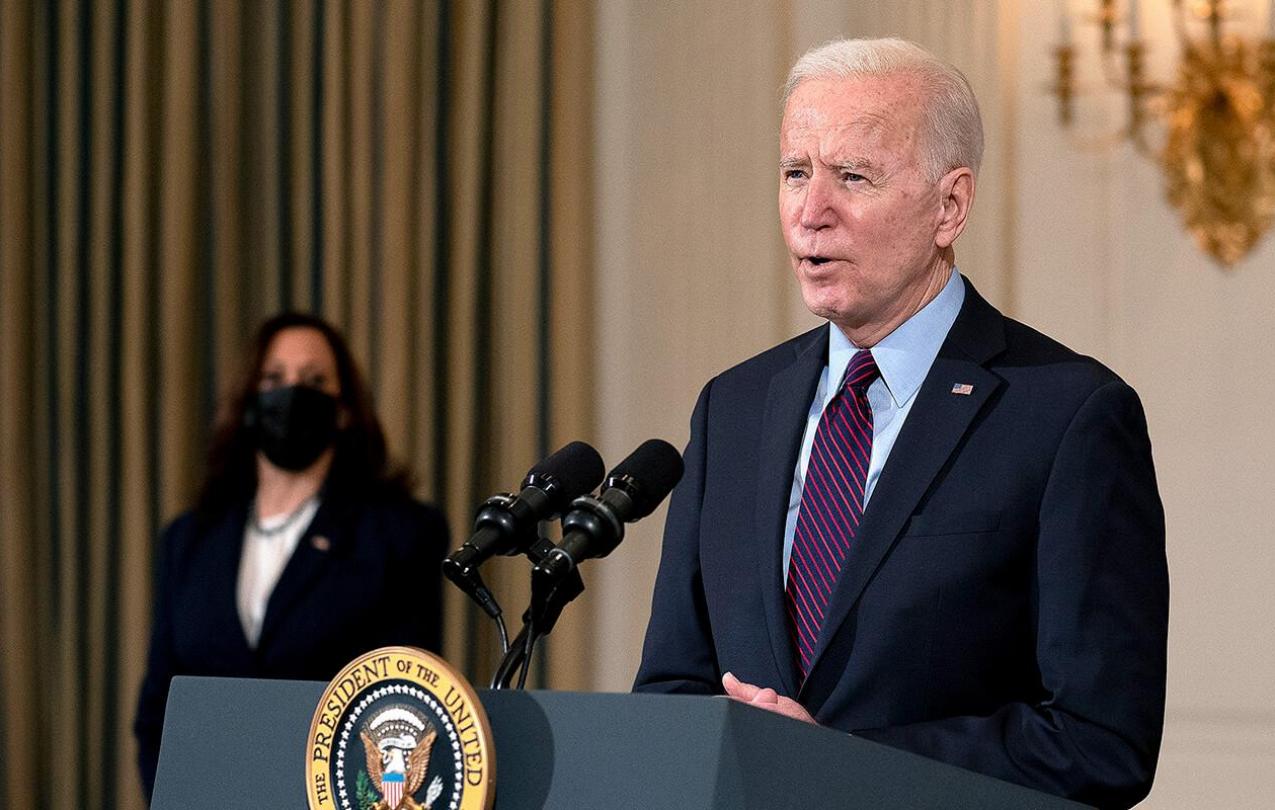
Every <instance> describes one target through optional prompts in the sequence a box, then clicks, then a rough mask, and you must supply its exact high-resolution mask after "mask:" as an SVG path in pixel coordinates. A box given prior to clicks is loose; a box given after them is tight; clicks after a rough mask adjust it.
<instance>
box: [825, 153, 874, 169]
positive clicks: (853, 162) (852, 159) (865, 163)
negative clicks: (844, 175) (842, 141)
mask: <svg viewBox="0 0 1275 810" xmlns="http://www.w3.org/2000/svg"><path fill="white" fill-rule="evenodd" d="M827 165H828V166H829V167H830V168H833V169H850V170H851V171H856V170H859V169H875V168H878V167H877V164H876V162H875V161H873V160H870V159H869V158H866V157H861V156H849V157H843V158H836V159H835V160H831V161H829V162H828V163H827Z"/></svg>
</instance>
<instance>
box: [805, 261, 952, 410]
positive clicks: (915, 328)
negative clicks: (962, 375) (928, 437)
mask: <svg viewBox="0 0 1275 810" xmlns="http://www.w3.org/2000/svg"><path fill="white" fill-rule="evenodd" d="M964 302H965V284H964V283H962V281H961V274H960V272H959V271H957V269H956V268H955V267H953V268H952V275H951V276H950V277H949V278H948V280H947V284H945V285H943V289H942V290H940V291H939V294H938V295H936V296H935V297H934V299H933V300H932V301H930V303H928V304H926V305H925V306H923V307H921V310H920V312H917V313H916V314H915V315H913V316H912V317H911V318H908V319H907V320H906V321H904V322H903V323H902V324H900V325H899V326H898V327H897V328H896V329H895V330H894V331H893V332H891V333H890V334H888V335H886V336H885V337H884V338H882V339H881V341H880V342H879V343H877V345H876V346H873V347H872V357H873V359H874V360H876V363H877V368H879V369H880V370H881V379H882V381H884V383H885V387H886V390H887V391H889V393H890V397H891V399H893V400H894V405H895V407H896V408H901V407H903V406H904V405H905V404H907V402H908V401H909V400H911V399H912V397H913V396H915V395H916V392H917V391H918V390H919V389H920V388H921V383H922V382H924V381H925V375H926V374H929V373H930V366H932V365H933V364H934V358H935V357H937V356H938V353H939V348H940V347H942V345H943V341H944V340H945V339H946V338H947V333H948V331H949V330H951V328H952V324H953V323H955V322H956V316H957V314H958V313H960V311H961V305H962V304H963V303H964ZM828 330H829V338H828V379H829V380H837V381H840V380H842V379H844V378H845V374H846V367H847V366H849V365H850V360H851V358H853V357H854V355H855V354H856V353H857V352H858V351H859V347H858V346H855V345H854V344H853V343H852V342H851V341H850V339H849V338H848V337H846V336H845V333H844V332H842V331H841V330H840V329H838V328H837V327H836V326H835V325H834V324H832V323H829V324H828Z"/></svg>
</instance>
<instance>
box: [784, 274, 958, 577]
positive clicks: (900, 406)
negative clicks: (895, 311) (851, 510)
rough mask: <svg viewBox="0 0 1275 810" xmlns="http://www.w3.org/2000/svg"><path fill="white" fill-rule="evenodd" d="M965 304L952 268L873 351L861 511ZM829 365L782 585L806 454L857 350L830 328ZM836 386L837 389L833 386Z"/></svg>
mask: <svg viewBox="0 0 1275 810" xmlns="http://www.w3.org/2000/svg"><path fill="white" fill-rule="evenodd" d="M964 302H965V284H964V283H963V282H962V281H961V274H960V273H959V272H957V270H956V268H952V276H951V278H949V279H948V280H947V284H945V285H944V286H943V289H942V290H941V291H940V292H939V294H938V295H937V296H935V298H934V300H933V301H931V302H930V303H928V304H926V305H925V306H924V307H922V308H921V311H920V312H918V313H916V314H915V315H913V316H912V317H911V318H908V319H907V320H906V321H904V322H903V323H902V324H900V325H899V327H898V328H896V329H895V330H894V331H893V332H891V333H890V334H888V335H886V336H885V337H884V338H883V339H882V340H881V342H880V343H878V344H877V345H876V346H873V347H872V356H873V358H874V359H875V360H876V362H877V368H878V369H880V370H881V376H880V377H878V378H877V379H876V380H875V381H874V382H873V383H872V385H870V386H869V387H868V402H869V404H871V406H872V459H871V460H870V461H869V462H868V482H867V486H866V487H865V488H864V508H866V507H867V503H868V501H869V500H871V498H872V490H873V489H874V488H875V487H876V483H877V479H878V478H880V477H881V470H882V469H884V468H885V461H886V459H887V458H889V456H890V450H891V448H893V447H894V440H895V439H897V438H898V437H899V430H900V429H901V428H902V427H903V422H904V421H905V420H906V419H907V418H908V413H909V412H910V411H911V410H912V403H914V402H915V401H916V392H917V391H918V390H919V389H920V387H921V383H922V382H923V381H924V380H925V375H926V374H929V373H930V366H931V365H933V364H934V358H935V357H937V356H938V353H939V347H941V346H942V345H943V341H944V340H945V339H946V338H947V333H948V331H949V330H950V329H951V328H952V324H953V323H955V322H956V315H957V313H959V312H960V311H961V304H962V303H964ZM828 333H829V334H828V365H826V366H824V369H823V374H822V376H820V378H819V387H818V389H816V391H815V398H814V400H813V401H811V403H810V410H809V412H808V413H807V416H806V433H805V435H804V436H803V437H802V439H801V453H800V454H799V455H798V456H797V469H796V471H795V473H794V474H793V481H792V494H791V495H790V496H789V497H788V520H787V522H786V523H785V524H784V582H785V583H787V582H788V560H789V558H791V557H792V538H793V534H794V533H795V532H796V530H797V512H798V511H799V510H800V508H801V490H802V487H803V486H804V485H805V482H806V465H807V464H809V462H810V448H811V447H812V446H813V445H814V441H815V430H816V429H817V428H818V427H819V420H820V419H821V418H822V417H823V409H824V408H826V407H828V403H829V402H831V401H832V398H833V396H835V395H836V393H837V391H838V390H839V389H840V388H841V381H842V380H844V379H845V376H846V368H847V367H848V366H849V365H850V359H851V358H853V357H854V355H855V353H856V352H858V351H860V349H859V348H858V347H857V346H855V345H854V344H853V343H851V342H850V339H849V338H847V337H846V336H845V333H844V332H842V331H841V330H840V329H838V328H837V327H836V326H834V325H833V324H831V323H829V324H828ZM832 381H835V385H834V384H832Z"/></svg>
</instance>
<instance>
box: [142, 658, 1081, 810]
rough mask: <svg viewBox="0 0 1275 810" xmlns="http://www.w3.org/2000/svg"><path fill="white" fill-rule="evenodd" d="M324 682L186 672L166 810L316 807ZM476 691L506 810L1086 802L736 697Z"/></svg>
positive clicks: (165, 750)
mask: <svg viewBox="0 0 1275 810" xmlns="http://www.w3.org/2000/svg"><path fill="white" fill-rule="evenodd" d="M324 687H325V684H323V683H319V682H310V681H267V680H252V679H232V678H193V677H178V678H174V679H173V683H172V687H171V689H170V692H169V697H168V709H167V712H166V715H165V718H164V737H163V743H162V746H161V749H160V755H159V770H158V774H157V778H156V783H155V793H154V797H153V800H152V803H151V807H152V808H153V810H203V808H208V810H213V808H216V810H223V809H224V808H232V807H233V808H256V807H261V808H266V807H270V808H283V809H284V810H291V809H292V808H295V810H306V789H305V763H306V734H307V732H308V731H309V727H310V720H311V717H312V715H313V713H314V709H315V706H316V705H317V703H318V701H319V698H320V696H321V695H322V694H323V690H324ZM479 695H480V699H481V701H482V703H483V706H484V707H485V709H486V711H487V714H488V717H489V718H490V720H491V726H492V731H493V735H494V737H495V745H496V786H497V790H496V808H497V810H523V809H524V808H527V809H528V810H529V809H530V808H542V807H543V808H570V809H571V810H592V809H593V808H598V809H599V810H603V809H605V810H612V809H615V810H619V809H620V808H642V809H643V810H652V809H654V808H670V809H672V808H678V810H700V809H701V808H702V809H704V810H707V809H708V808H730V809H731V810H739V809H740V808H758V809H759V810H760V809H761V808H766V810H775V809H777V808H814V807H820V808H823V807H827V808H833V807H836V808H876V809H877V810H890V808H909V809H910V810H918V809H919V808H945V810H961V809H962V808H969V810H975V808H977V810H998V809H999V808H1004V810H1011V808H1012V810H1031V809H1035V808H1039V810H1052V809H1053V808H1059V809H1061V808H1081V807H1084V806H1085V805H1081V804H1077V803H1075V802H1070V801H1066V800H1063V799H1058V798H1055V797H1052V796H1048V795H1046V794H1043V793H1039V792H1037V791H1034V790H1029V789H1027V788H1024V787H1020V786H1018V785H1012V784H1009V783H1007V782H1002V781H1000V780H997V779H992V778H989V777H986V776H982V775H979V774H976V773H973V772H971V771H966V770H963V769H961V768H956V767H953V766H951V765H946V764H943V763H940V762H936V761H934V760H930V759H926V758H925V757H921V756H917V755H915V754H911V753H907V752H904V751H899V750H896V749H893V748H889V747H887V746H883V745H879V744H877V743H873V742H869V741H867V740H862V739H858V738H856V737H853V736H851V735H848V734H843V733H840V732H837V731H833V730H831V729H826V728H819V727H815V726H810V725H806V724H804V723H799V722H796V721H794V720H790V719H788V718H785V717H780V716H778V715H774V714H770V713H768V712H765V711H762V710H760V709H754V708H751V707H748V706H743V705H740V704H738V703H735V702H734V701H730V700H727V699H725V698H713V697H693V696H675V695H625V694H584V693H573V692H519V691H499V692H496V691H486V692H480V693H479Z"/></svg>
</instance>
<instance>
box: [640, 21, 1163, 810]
mask: <svg viewBox="0 0 1275 810" xmlns="http://www.w3.org/2000/svg"><path fill="white" fill-rule="evenodd" d="M981 156H982V126H981V122H980V120H979V113H978V108H977V104H976V102H975V100H974V96H973V93H972V91H971V90H970V88H969V85H968V83H967V82H966V81H965V79H964V77H963V76H961V74H960V73H959V72H958V71H956V69H955V68H952V67H950V66H948V65H946V64H944V63H942V62H940V61H938V60H937V59H935V58H934V57H932V56H931V55H930V54H928V53H927V52H925V51H924V50H922V49H920V48H919V47H917V46H915V45H912V44H910V43H905V42H901V41H898V40H875V41H864V40H850V41H843V42H836V43H831V44H829V45H826V46H823V47H822V48H819V49H816V50H814V51H811V52H810V53H808V54H806V55H805V56H804V57H802V59H801V60H800V61H799V62H798V63H797V65H796V66H795V67H794V68H793V71H792V73H791V74H790V77H789V82H788V86H787V88H786V90H785V95H784V118H783V124H782V129H781V135H780V183H779V209H780V219H781V225H782V227H783V231H784V236H785V241H786V242H787V245H788V249H789V253H790V256H791V263H792V266H793V270H794V273H795V274H796V276H797V280H798V283H799V284H800V286H801V291H802V295H803V298H804V300H805V302H806V304H807V306H808V307H809V308H810V309H811V310H812V311H813V312H815V313H816V314H817V315H819V316H821V317H823V318H826V319H827V320H828V321H829V324H828V325H826V326H822V327H819V328H817V329H815V330H813V331H811V332H809V333H807V334H805V335H802V336H800V337H797V338H795V339H793V340H790V341H788V342H786V343H784V344H781V345H780V346H777V347H775V348H773V349H771V350H769V351H767V352H765V353H763V354H761V355H758V356H757V357H754V358H752V359H751V360H748V361H746V362H744V363H742V364H740V365H739V366H736V367H735V368H732V369H730V370H729V371H726V372H724V373H723V374H721V375H720V376H718V377H716V378H715V379H713V380H711V381H710V382H709V383H708V385H707V386H705V388H704V390H703V392H702V393H701V395H700V398H699V402H698V404H697V405H696V408H695V413H694V415H693V417H692V422H691V440H690V444H689V445H688V447H687V449H686V454H685V458H686V475H685V477H684V478H683V480H682V483H681V484H680V485H679V487H678V489H677V490H676V491H675V493H674V496H673V502H672V506H671V508H670V511H669V515H668V520H667V524H666V529H665V538H664V550H663V558H662V561H661V564H660V571H659V576H658V579H657V582H656V587H655V595H654V600H653V607H652V616H651V623H650V626H649V628H648V631H647V637H646V645H645V649H644V652H643V659H642V665H641V668H640V671H639V673H638V676H637V682H636V685H635V688H636V689H638V690H640V691H652V692H660V691H662V692H691V693H707V694H714V693H721V692H725V693H726V694H728V695H730V696H731V697H733V698H735V699H737V700H741V701H745V702H748V703H751V704H753V705H755V706H759V707H761V708H765V709H768V710H771V711H776V712H779V713H782V714H785V715H788V716H790V717H794V718H797V719H800V720H805V721H808V722H817V723H820V724H823V725H827V726H830V727H834V728H838V729H842V730H845V731H849V732H852V733H854V734H857V735H860V736H862V737H865V738H867V739H871V740H877V741H880V742H882V743H886V744H888V745H892V746H896V747H899V748H903V749H907V750H910V751H914V752H916V753H919V754H923V755H925V756H929V757H933V758H935V759H939V760H943V761H946V762H949V763H952V764H955V765H959V766H962V767H966V768H969V769H972V770H975V771H979V772H982V773H985V774H988V775H991V776H995V777H999V778H1001V779H1006V780H1009V781H1012V782H1017V783H1019V784H1024V785H1027V786H1030V787H1034V788H1037V789H1040V790H1044V791H1048V792H1051V793H1055V794H1058V795H1063V796H1069V797H1072V798H1076V799H1079V800H1081V801H1087V802H1090V803H1094V804H1098V805H1102V806H1120V807H1127V806H1129V805H1131V804H1133V803H1135V802H1137V801H1138V800H1140V799H1141V798H1142V797H1144V796H1145V795H1146V794H1147V792H1148V791H1149V790H1150V786H1151V780H1152V777H1153V775H1154V771H1155V762H1156V758H1157V756H1158V752H1159V746H1160V735H1161V729H1162V724H1163V710H1164V686H1165V640H1166V633H1167V623H1168V577H1167V571H1166V564H1165V555H1164V516H1163V511H1162V507H1161V504H1160V499H1159V495H1158V493H1157V490H1156V483H1155V473H1154V470H1153V467H1152V460H1151V448H1150V442H1149V439H1148V437H1147V429H1146V420H1145V417H1144V415H1143V411H1142V407H1141V404H1140V403H1139V401H1138V398H1137V395H1136V394H1135V393H1134V392H1133V390H1132V389H1131V388H1130V387H1129V386H1128V385H1126V384H1125V383H1124V382H1123V381H1122V380H1121V379H1120V378H1119V377H1117V376H1116V375H1115V374H1114V373H1112V372H1111V371H1110V370H1108V369H1106V368H1105V367H1103V366H1102V365H1101V364H1099V363H1098V362H1096V361H1095V360H1093V359H1091V358H1088V357H1083V356H1081V355H1078V354H1076V353H1075V352H1073V351H1071V350H1069V349H1067V348H1066V347H1064V346H1062V345H1060V344H1058V343H1056V342H1055V341H1053V340H1050V339H1049V338H1047V337H1045V336H1043V335H1041V334H1040V333H1038V332H1035V331H1034V330H1032V329H1030V328H1029V327H1027V326H1024V325H1023V324H1020V323H1017V322H1015V321H1013V320H1010V319H1008V318H1006V317H1004V316H1003V315H1001V314H1000V313H999V312H998V311H997V310H996V309H995V308H993V307H992V306H991V305H990V304H988V303H987V302H986V301H985V300H984V299H983V298H981V297H980V296H979V294H978V293H977V292H976V291H975V290H974V288H973V286H972V285H970V284H969V282H968V281H967V280H965V279H964V278H962V277H961V276H960V274H959V273H958V272H957V270H956V267H955V254H954V251H953V247H952V246H953V243H954V242H955V241H956V239H957V237H958V236H959V235H960V233H961V232H962V230H963V229H964V227H965V222H966V217H967V215H968V213H969V210H970V206H971V204H972V202H973V199H974V188H975V181H976V178H977V173H978V168H979V162H980V159H981Z"/></svg>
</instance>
